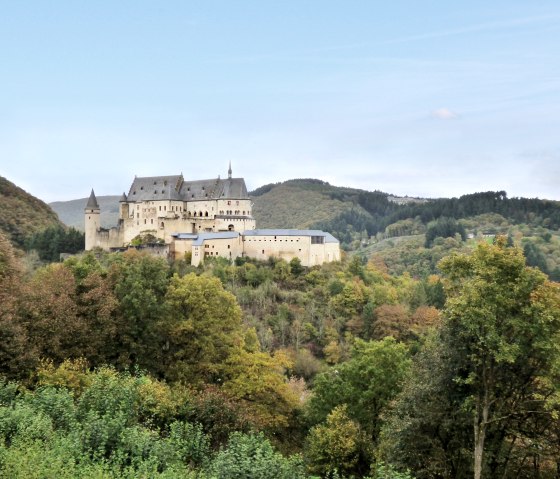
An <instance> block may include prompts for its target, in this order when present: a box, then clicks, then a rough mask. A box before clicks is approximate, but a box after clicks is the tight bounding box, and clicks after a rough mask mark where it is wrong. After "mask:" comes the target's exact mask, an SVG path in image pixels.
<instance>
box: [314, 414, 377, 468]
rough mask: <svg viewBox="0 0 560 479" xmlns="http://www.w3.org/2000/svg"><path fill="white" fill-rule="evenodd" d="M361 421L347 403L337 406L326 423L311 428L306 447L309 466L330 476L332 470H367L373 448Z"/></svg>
mask: <svg viewBox="0 0 560 479" xmlns="http://www.w3.org/2000/svg"><path fill="white" fill-rule="evenodd" d="M367 444H368V441H367V436H366V435H365V434H364V432H363V431H362V429H361V428H360V425H359V424H358V423H357V422H356V421H354V420H352V419H350V418H349V417H348V414H347V407H346V405H342V406H337V407H336V408H334V409H333V410H332V412H331V413H330V414H329V415H328V416H327V419H326V421H325V423H324V424H320V425H318V426H315V427H313V428H312V429H311V431H310V432H309V435H308V437H307V444H306V450H305V456H306V460H307V462H308V463H309V469H310V471H311V472H313V473H317V474H321V475H325V476H327V477H329V475H331V474H337V473H341V474H344V475H347V474H348V475H350V474H360V475H362V474H364V473H365V472H367V469H368V468H369V463H370V459H371V451H370V450H368V447H367Z"/></svg>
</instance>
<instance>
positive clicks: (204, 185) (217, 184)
mask: <svg viewBox="0 0 560 479" xmlns="http://www.w3.org/2000/svg"><path fill="white" fill-rule="evenodd" d="M220 198H222V199H237V200H239V199H248V198H249V195H248V194H247V187H246V186H245V180H244V179H243V178H227V179H220V178H219V177H218V178H214V179H211V180H195V181H184V178H183V176H182V175H170V176H149V177H135V178H134V181H133V182H132V186H131V187H130V191H129V193H128V200H129V201H155V200H169V199H171V200H178V201H196V200H209V199H220Z"/></svg>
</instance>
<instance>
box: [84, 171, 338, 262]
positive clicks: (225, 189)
mask: <svg viewBox="0 0 560 479" xmlns="http://www.w3.org/2000/svg"><path fill="white" fill-rule="evenodd" d="M255 228H256V225H255V219H254V218H253V215H252V203H251V199H250V198H249V195H248V194H247V187H246V186H245V180H244V179H243V178H233V177H232V171H231V164H230V166H229V170H228V177H227V179H221V178H220V177H219V176H218V178H217V179H211V180H196V181H185V179H184V178H183V175H182V174H181V175H172V176H155V177H143V178H140V177H135V178H134V181H133V182H132V185H131V187H130V190H129V192H128V195H126V194H125V193H123V194H122V196H121V199H120V201H119V221H118V224H117V226H115V227H113V228H110V229H104V228H101V227H100V209H99V204H98V203H97V199H96V197H95V193H94V192H93V190H92V191H91V195H90V197H89V200H88V202H87V205H86V207H85V234H86V247H85V248H86V250H91V249H93V248H95V247H100V248H102V249H104V250H109V251H110V250H121V249H123V248H127V247H130V246H132V245H134V244H136V243H141V242H144V241H145V239H146V238H150V241H149V243H150V245H149V247H150V248H151V249H152V251H153V252H154V253H155V254H161V255H169V256H171V257H173V258H175V259H179V258H184V257H186V256H185V254H186V253H190V257H191V262H192V264H193V265H198V264H200V263H201V262H202V261H204V258H205V257H208V256H213V257H215V256H221V257H225V258H227V259H229V260H232V259H235V258H237V257H239V256H249V257H253V258H257V259H268V258H269V257H271V256H275V257H279V258H283V259H286V260H287V261H289V260H291V259H292V258H294V257H298V258H299V259H300V260H301V262H302V264H303V265H304V266H313V265H315V264H322V263H324V262H330V261H338V260H340V246H339V242H338V240H337V239H336V238H334V237H333V236H332V235H330V234H329V233H325V232H323V231H318V230H285V229H279V230H257V229H255ZM187 256H188V255H187Z"/></svg>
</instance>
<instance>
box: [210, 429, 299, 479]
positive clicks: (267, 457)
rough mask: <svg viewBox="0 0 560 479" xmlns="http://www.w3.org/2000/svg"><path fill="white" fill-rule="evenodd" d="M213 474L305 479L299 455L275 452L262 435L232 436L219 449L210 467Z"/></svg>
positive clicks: (222, 478) (256, 478) (219, 478)
mask: <svg viewBox="0 0 560 479" xmlns="http://www.w3.org/2000/svg"><path fill="white" fill-rule="evenodd" d="M209 473H210V475H211V477H215V478H217V479H230V478H236V477H238V478H242V477H250V478H252V479H304V478H305V477H306V475H305V472H304V467H303V463H302V461H301V458H300V457H299V456H292V457H290V458H285V457H283V456H282V455H281V454H280V453H278V452H276V451H275V450H274V449H273V447H272V445H271V444H270V442H269V441H268V440H267V439H266V438H265V437H264V436H263V434H262V433H261V434H242V433H239V432H235V433H233V434H232V435H231V436H230V439H229V442H228V445H227V447H226V448H224V449H222V450H221V451H219V452H218V454H217V455H216V457H215V458H214V460H213V461H212V464H211V465H210V467H209Z"/></svg>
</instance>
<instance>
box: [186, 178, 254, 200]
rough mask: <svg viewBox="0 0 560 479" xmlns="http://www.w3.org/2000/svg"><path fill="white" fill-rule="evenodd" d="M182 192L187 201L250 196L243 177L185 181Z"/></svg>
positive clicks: (245, 197)
mask: <svg viewBox="0 0 560 479" xmlns="http://www.w3.org/2000/svg"><path fill="white" fill-rule="evenodd" d="M181 194H182V196H183V199H184V200H185V201H193V200H207V199H211V198H214V199H220V198H223V199H237V200H241V199H247V198H249V195H248V194H247V187H246V186H245V180H244V179H243V178H227V179H220V178H219V177H218V178H215V179H212V180H196V181H185V183H184V184H183V188H182V189H181Z"/></svg>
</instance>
